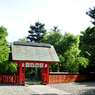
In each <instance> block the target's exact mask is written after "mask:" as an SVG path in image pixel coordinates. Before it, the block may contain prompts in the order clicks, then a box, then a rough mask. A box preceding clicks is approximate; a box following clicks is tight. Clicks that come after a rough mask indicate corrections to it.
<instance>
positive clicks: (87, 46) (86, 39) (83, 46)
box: [80, 26, 95, 71]
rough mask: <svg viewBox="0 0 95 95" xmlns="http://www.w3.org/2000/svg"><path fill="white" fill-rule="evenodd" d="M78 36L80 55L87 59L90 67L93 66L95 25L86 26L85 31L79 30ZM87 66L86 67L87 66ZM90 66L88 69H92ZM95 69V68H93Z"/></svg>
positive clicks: (94, 61)
mask: <svg viewBox="0 0 95 95" xmlns="http://www.w3.org/2000/svg"><path fill="white" fill-rule="evenodd" d="M81 33H82V35H81V36H80V50H81V53H80V55H81V56H83V57H86V58H88V59H89V61H90V64H89V66H91V68H93V66H94V67H95V58H94V57H95V26H94V27H92V28H91V27H88V28H87V29H86V30H85V31H82V32H81ZM89 66H88V67H89ZM91 68H90V70H89V71H92V69H91ZM94 71H95V70H94Z"/></svg>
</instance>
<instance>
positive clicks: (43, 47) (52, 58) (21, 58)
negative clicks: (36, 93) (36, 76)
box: [11, 42, 59, 84]
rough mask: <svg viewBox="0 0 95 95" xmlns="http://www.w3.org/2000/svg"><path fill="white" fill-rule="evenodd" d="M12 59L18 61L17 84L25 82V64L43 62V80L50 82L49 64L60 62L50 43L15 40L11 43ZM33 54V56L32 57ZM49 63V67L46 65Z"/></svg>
mask: <svg viewBox="0 0 95 95" xmlns="http://www.w3.org/2000/svg"><path fill="white" fill-rule="evenodd" d="M11 51H12V54H11V60H12V61H13V63H17V73H18V78H17V84H25V66H26V64H27V63H29V64H33V63H34V65H35V64H36V63H38V64H39V66H38V67H40V64H43V66H41V81H42V83H43V84H49V64H53V62H59V59H58V57H57V54H56V51H55V49H54V47H53V46H52V45H50V44H42V43H29V42H14V43H11ZM40 54H42V55H40ZM30 56H31V57H30ZM46 65H47V67H45V66H46Z"/></svg>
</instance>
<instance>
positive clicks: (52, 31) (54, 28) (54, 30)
mask: <svg viewBox="0 0 95 95" xmlns="http://www.w3.org/2000/svg"><path fill="white" fill-rule="evenodd" d="M50 30H51V31H50V32H49V33H54V32H60V31H61V30H59V29H58V26H53V29H50Z"/></svg>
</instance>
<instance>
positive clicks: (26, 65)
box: [22, 63, 47, 68]
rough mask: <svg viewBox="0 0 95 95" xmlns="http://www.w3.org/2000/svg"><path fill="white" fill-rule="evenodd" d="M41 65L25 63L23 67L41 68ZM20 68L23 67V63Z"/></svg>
mask: <svg viewBox="0 0 95 95" xmlns="http://www.w3.org/2000/svg"><path fill="white" fill-rule="evenodd" d="M43 66H44V64H43V63H25V67H34V68H35V67H40V68H41V67H43ZM22 67H24V63H22ZM46 67H47V64H45V68H46Z"/></svg>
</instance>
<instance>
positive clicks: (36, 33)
mask: <svg viewBox="0 0 95 95" xmlns="http://www.w3.org/2000/svg"><path fill="white" fill-rule="evenodd" d="M44 26H45V24H42V23H40V22H39V21H38V22H36V23H35V26H34V25H30V29H31V30H30V31H28V32H29V33H30V35H29V36H28V37H27V38H28V39H29V40H30V41H31V42H38V43H41V42H43V36H44V35H45V34H46V30H45V28H44Z"/></svg>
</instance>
